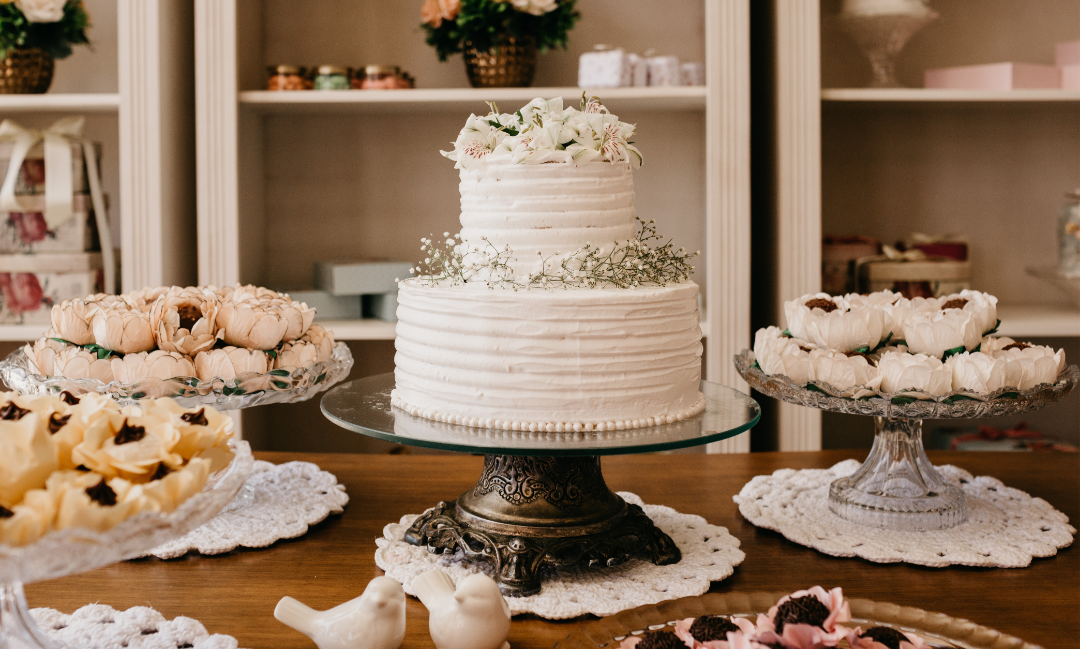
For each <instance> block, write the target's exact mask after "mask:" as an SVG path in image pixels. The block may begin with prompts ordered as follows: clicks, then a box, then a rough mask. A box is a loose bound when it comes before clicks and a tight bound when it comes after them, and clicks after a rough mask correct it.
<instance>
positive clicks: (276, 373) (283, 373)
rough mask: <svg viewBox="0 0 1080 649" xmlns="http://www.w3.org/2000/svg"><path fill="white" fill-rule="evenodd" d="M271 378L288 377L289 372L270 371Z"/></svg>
mask: <svg viewBox="0 0 1080 649" xmlns="http://www.w3.org/2000/svg"><path fill="white" fill-rule="evenodd" d="M270 374H271V375H272V376H288V375H289V370H270Z"/></svg>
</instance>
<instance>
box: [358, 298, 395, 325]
mask: <svg viewBox="0 0 1080 649" xmlns="http://www.w3.org/2000/svg"><path fill="white" fill-rule="evenodd" d="M397 298H398V293H397V291H393V292H391V293H382V294H380V295H363V296H361V299H362V300H363V305H364V317H365V318H375V319H377V320H384V321H386V322H397Z"/></svg>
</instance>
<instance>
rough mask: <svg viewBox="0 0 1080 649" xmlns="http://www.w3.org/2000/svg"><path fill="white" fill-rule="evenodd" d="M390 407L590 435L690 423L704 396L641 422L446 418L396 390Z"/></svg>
mask: <svg viewBox="0 0 1080 649" xmlns="http://www.w3.org/2000/svg"><path fill="white" fill-rule="evenodd" d="M390 404H391V405H392V406H394V407H395V408H400V409H401V410H404V411H405V412H407V413H409V414H410V415H413V416H414V417H423V418H424V419H430V420H432V421H437V422H441V423H444V424H457V425H460V426H471V427H473V428H495V429H501V430H518V431H525V432H530V433H541V432H547V433H582V432H590V431H597V432H604V431H612V430H633V429H635V428H649V427H651V426H662V425H664V424H674V423H675V422H677V421H682V420H683V419H689V418H690V417H693V416H694V415H696V414H698V413H700V412H701V411H702V410H705V395H703V394H701V393H700V392H699V393H698V398H697V401H695V402H694V405H692V406H690V407H689V408H686V409H685V410H683V411H681V412H676V413H674V414H668V415H662V416H659V417H643V418H641V419H625V420H622V421H606V422H605V421H601V422H583V421H575V422H563V421H559V422H555V421H541V422H536V421H509V420H505V419H492V418H484V417H464V416H461V415H448V414H445V413H441V412H437V411H435V410H432V409H430V408H419V407H416V406H413V405H410V404H408V403H406V402H405V400H404V399H401V398H400V397H398V396H397V391H396V390H394V391H393V392H391V393H390Z"/></svg>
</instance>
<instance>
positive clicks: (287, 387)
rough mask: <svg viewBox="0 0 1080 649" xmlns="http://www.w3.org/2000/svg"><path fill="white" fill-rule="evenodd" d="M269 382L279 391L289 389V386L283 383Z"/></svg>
mask: <svg viewBox="0 0 1080 649" xmlns="http://www.w3.org/2000/svg"><path fill="white" fill-rule="evenodd" d="M270 382H271V383H273V384H274V387H276V388H277V389H279V390H288V389H289V384H288V383H285V382H284V381H270Z"/></svg>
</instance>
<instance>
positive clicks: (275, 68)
mask: <svg viewBox="0 0 1080 649" xmlns="http://www.w3.org/2000/svg"><path fill="white" fill-rule="evenodd" d="M267 70H268V72H269V79H268V80H267V82H266V89H267V90H307V89H308V85H307V81H306V80H305V79H304V68H302V67H300V66H297V65H271V66H269V68H267Z"/></svg>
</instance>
